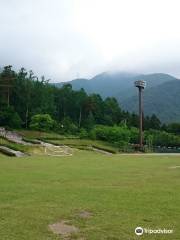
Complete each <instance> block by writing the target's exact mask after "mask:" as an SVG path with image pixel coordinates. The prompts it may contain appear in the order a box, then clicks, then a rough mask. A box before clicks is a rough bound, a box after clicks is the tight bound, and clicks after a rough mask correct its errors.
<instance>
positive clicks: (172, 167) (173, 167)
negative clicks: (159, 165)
mask: <svg viewBox="0 0 180 240" xmlns="http://www.w3.org/2000/svg"><path fill="white" fill-rule="evenodd" d="M169 168H170V169H175V168H180V166H171V167H169Z"/></svg>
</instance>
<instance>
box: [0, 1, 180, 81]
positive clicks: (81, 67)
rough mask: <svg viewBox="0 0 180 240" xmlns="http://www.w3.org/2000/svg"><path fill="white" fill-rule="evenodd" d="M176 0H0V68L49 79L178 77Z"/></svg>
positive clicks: (179, 18)
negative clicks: (130, 74) (107, 74)
mask: <svg viewBox="0 0 180 240" xmlns="http://www.w3.org/2000/svg"><path fill="white" fill-rule="evenodd" d="M179 7H180V3H179V1H177V0H171V1H170V0H167V1H163V0H156V1H155V0H151V1H144V0H137V1H134V0H126V1H124V0H111V1H110V0H96V1H95V0H74V1H73V0H53V1H52V0H51V1H50V0H38V1H36V0H30V1H23V0H9V1H7V0H1V1H0V9H1V15H0V32H1V44H0V55H1V63H0V65H1V66H3V65H7V64H11V65H13V66H14V67H15V68H16V69H18V68H20V67H22V66H23V67H25V68H26V69H32V70H33V71H34V72H35V73H37V74H38V75H45V76H46V77H47V78H51V79H52V81H66V80H70V79H72V78H75V77H76V76H77V75H78V76H80V77H91V76H92V75H94V74H96V73H99V72H101V71H106V70H122V71H125V70H129V71H136V72H137V71H142V72H143V71H144V72H155V71H157V72H162V71H163V72H168V73H171V74H174V75H176V76H180V73H179V62H180V52H179V51H180V50H179V49H180V31H179V26H178V24H179V21H180V15H179Z"/></svg>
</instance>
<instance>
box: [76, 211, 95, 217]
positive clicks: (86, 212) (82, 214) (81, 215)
mask: <svg viewBox="0 0 180 240" xmlns="http://www.w3.org/2000/svg"><path fill="white" fill-rule="evenodd" d="M78 216H79V217H80V218H83V219H88V218H90V217H92V213H91V212H88V211H81V212H80V213H78Z"/></svg>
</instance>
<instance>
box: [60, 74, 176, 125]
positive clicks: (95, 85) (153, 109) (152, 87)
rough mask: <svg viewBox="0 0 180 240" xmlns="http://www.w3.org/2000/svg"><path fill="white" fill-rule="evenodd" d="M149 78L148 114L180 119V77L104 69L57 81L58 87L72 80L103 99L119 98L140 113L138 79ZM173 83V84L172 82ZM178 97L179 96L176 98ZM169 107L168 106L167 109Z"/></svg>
mask: <svg viewBox="0 0 180 240" xmlns="http://www.w3.org/2000/svg"><path fill="white" fill-rule="evenodd" d="M141 79H142V80H145V81H146V82H147V87H146V89H145V114H150V115H151V114H153V113H155V114H156V115H157V116H158V117H159V118H160V120H161V121H163V122H170V121H180V106H179V105H178V102H180V96H179V94H178V92H177V91H176V90H177V89H178V90H179V84H180V80H177V79H176V78H174V77H173V76H171V75H168V74H164V73H153V74H135V73H128V72H115V73H111V72H104V73H101V74H99V75H96V76H95V77H93V78H92V79H89V80H88V79H83V78H82V79H74V80H72V81H69V82H64V83H63V82H62V83H56V84H55V85H56V86H57V87H62V86H63V84H67V83H70V84H71V85H72V87H73V89H74V90H79V89H81V88H84V90H85V91H86V92H87V93H98V94H100V95H101V96H102V97H103V98H105V97H116V99H117V100H118V102H119V103H120V105H121V107H122V108H123V109H125V110H128V111H135V112H137V107H138V104H137V100H138V99H137V89H136V88H135V87H134V81H136V80H141ZM171 83H172V85H171ZM179 92H180V91H179ZM174 96H176V99H175V98H174ZM166 106H168V109H167V108H166Z"/></svg>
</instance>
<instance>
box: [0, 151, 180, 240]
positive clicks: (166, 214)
mask: <svg viewBox="0 0 180 240" xmlns="http://www.w3.org/2000/svg"><path fill="white" fill-rule="evenodd" d="M174 165H180V159H179V157H165V156H163V157H161V158H160V157H159V156H158V157H152V156H120V155H114V156H111V157H109V156H104V155H101V154H97V153H94V152H85V151H76V153H75V155H74V156H72V157H60V158H55V157H27V158H8V157H4V156H3V157H2V156H0V189H1V191H0V209H1V214H0V235H1V239H3V240H20V239H21V240H31V239H33V240H48V239H51V240H53V239H61V238H60V237H59V236H56V235H54V234H52V233H51V232H49V231H48V227H47V226H48V224H51V223H54V222H57V221H59V220H61V219H69V220H70V221H71V222H72V224H74V225H75V226H78V227H79V228H80V230H81V233H80V234H79V236H80V235H81V236H84V237H85V239H86V240H104V239H109V240H116V239H123V240H129V239H139V238H138V237H136V236H135V234H134V228H135V227H136V226H142V227H149V228H150V227H151V228H158V227H161V228H164V227H165V228H170V229H171V228H173V229H174V230H175V233H174V234H172V235H168V236H164V235H159V236H157V238H156V237H155V236H147V235H146V236H145V237H141V239H168V240H169V239H173V240H175V239H180V228H179V224H180V215H179V212H180V204H179V202H180V192H179V189H180V169H179V168H177V169H169V168H168V167H169V166H174ZM80 210H89V211H91V212H92V213H93V217H92V218H90V219H88V220H81V219H79V218H78V217H77V212H79V211H80Z"/></svg>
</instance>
